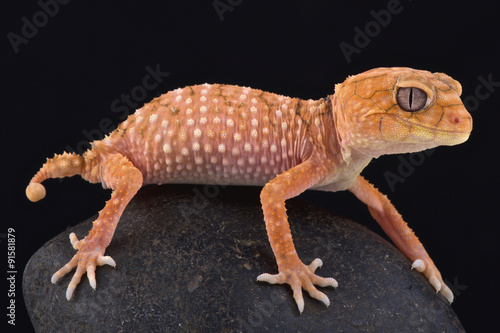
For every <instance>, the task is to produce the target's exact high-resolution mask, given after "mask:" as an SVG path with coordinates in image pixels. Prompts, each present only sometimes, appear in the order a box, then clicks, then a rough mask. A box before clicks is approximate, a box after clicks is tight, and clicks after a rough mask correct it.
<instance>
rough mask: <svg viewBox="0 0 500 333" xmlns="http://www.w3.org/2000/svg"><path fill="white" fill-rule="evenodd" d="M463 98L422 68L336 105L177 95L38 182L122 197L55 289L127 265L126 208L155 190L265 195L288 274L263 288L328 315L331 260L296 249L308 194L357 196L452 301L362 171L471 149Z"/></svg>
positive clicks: (272, 234) (356, 79)
mask: <svg viewBox="0 0 500 333" xmlns="http://www.w3.org/2000/svg"><path fill="white" fill-rule="evenodd" d="M460 94H461V86H460V84H459V83H458V82H457V81H455V80H453V79H452V78H450V77H449V76H447V75H445V74H442V73H430V72H427V71H421V70H414V69H410V68H377V69H373V70H370V71H367V72H364V73H362V74H359V75H355V76H351V77H349V78H347V79H346V80H345V82H344V83H342V84H338V85H336V87H335V93H334V94H333V95H331V96H329V97H327V98H324V99H320V100H317V101H313V100H308V101H305V100H300V99H297V98H289V97H285V96H280V95H276V94H272V93H268V92H263V91H261V90H255V89H250V88H244V87H237V86H230V85H220V84H214V85H210V84H205V85H198V86H190V87H186V88H183V89H177V90H174V91H171V92H168V93H166V94H164V95H162V96H160V97H158V98H155V99H154V100H153V101H151V102H150V103H148V104H146V105H144V107H142V108H141V109H139V110H137V112H136V113H135V114H133V115H131V116H130V117H128V119H127V120H126V121H124V122H123V123H122V124H120V125H119V127H118V128H117V129H116V130H115V131H113V132H112V133H111V134H110V135H109V136H108V137H106V138H105V139H104V140H100V141H94V142H93V143H92V149H91V150H89V151H87V152H86V153H85V154H84V155H83V156H79V155H76V154H67V153H64V154H62V155H56V156H55V157H54V158H52V159H48V160H47V162H46V163H45V164H44V165H43V167H42V168H41V169H40V171H39V172H38V173H37V174H36V175H35V176H34V177H33V179H32V180H31V182H30V184H29V185H28V187H27V189H26V194H27V196H28V198H29V199H30V200H32V201H37V200H40V199H42V198H43V197H44V196H45V189H44V188H43V186H42V185H41V184H40V183H41V182H42V181H43V180H45V179H47V178H54V177H66V176H73V175H77V174H79V175H81V176H82V177H83V178H84V179H86V180H88V181H90V182H93V183H98V182H100V183H102V184H103V186H104V187H107V188H111V189H112V190H113V193H112V196H111V200H109V201H108V202H107V203H106V206H105V207H104V209H103V210H102V211H101V212H100V213H99V217H98V218H97V220H96V221H95V222H94V226H93V228H92V230H91V231H90V233H89V235H88V236H87V237H85V238H84V239H82V240H80V241H79V240H78V239H77V238H76V236H75V235H74V234H71V235H70V240H71V243H72V245H73V247H74V248H75V249H76V250H78V252H77V253H76V255H75V256H74V257H73V259H72V260H71V261H70V262H69V263H68V264H66V265H65V266H64V267H63V268H61V269H60V270H59V271H58V272H56V273H55V274H54V275H53V277H52V282H54V283H55V282H56V281H57V280H58V279H59V278H60V277H62V276H64V275H65V274H67V273H68V272H70V271H71V270H72V269H73V268H75V267H76V272H75V275H74V276H73V278H72V280H71V282H70V284H69V286H68V289H67V293H66V296H67V298H68V299H70V298H71V296H72V293H73V291H74V289H75V288H76V286H77V285H78V283H79V282H80V280H81V277H82V275H83V274H84V273H85V272H86V273H87V276H88V278H89V282H90V284H91V286H92V287H93V288H95V287H96V281H95V273H94V272H95V269H96V266H97V265H105V264H108V265H112V266H114V265H115V262H114V261H113V259H112V258H110V257H108V256H104V251H105V249H106V247H107V246H108V245H109V243H110V242H111V239H112V237H113V234H114V231H115V228H116V226H117V223H118V221H119V219H120V216H121V214H122V212H123V210H124V209H125V207H126V205H127V204H128V202H129V201H130V200H131V199H132V198H133V196H134V195H135V194H136V193H137V191H138V190H139V189H140V187H141V186H142V185H144V184H151V183H153V184H157V183H210V184H239V185H264V188H263V190H262V193H261V202H262V209H263V212H264V220H265V223H266V228H267V233H268V236H269V241H270V243H271V247H272V249H273V252H274V255H275V257H276V261H277V264H278V274H275V275H271V274H262V275H260V276H259V277H258V280H260V281H266V282H269V283H287V284H289V285H290V286H291V287H292V290H293V295H294V298H295V300H296V302H297V306H298V308H299V311H300V312H302V311H303V309H304V300H303V297H302V289H305V290H306V291H308V292H309V294H310V295H311V296H312V297H314V298H316V299H318V300H320V301H322V302H323V303H325V304H326V305H328V304H329V299H328V297H327V296H326V295H325V294H324V293H322V292H320V291H318V290H317V289H316V287H315V285H318V286H322V287H325V286H333V287H336V286H337V282H336V281H335V280H334V279H333V278H323V277H320V276H317V275H316V274H314V272H315V270H316V268H318V267H320V266H321V265H322V262H321V260H320V259H316V260H314V261H313V262H312V263H311V264H310V265H305V264H304V263H303V262H302V261H301V260H300V258H299V257H298V255H297V252H296V251H295V247H294V244H293V241H292V236H291V232H290V227H289V224H288V220H287V215H286V210H285V200H286V199H289V198H292V197H295V196H297V195H298V194H300V193H301V192H303V191H305V190H307V189H317V190H323V191H339V190H349V191H351V192H352V193H353V194H354V195H355V196H356V197H358V198H359V199H360V200H361V201H362V202H364V203H365V204H366V205H367V206H368V208H369V210H370V212H371V214H372V216H373V217H374V218H375V219H376V220H377V221H378V222H379V223H380V225H381V226H382V228H383V229H384V230H385V232H386V233H387V234H388V235H389V237H390V238H391V239H392V240H393V241H394V243H395V244H396V245H397V246H398V248H399V249H400V250H401V251H402V252H403V253H404V254H405V255H406V256H408V258H410V259H411V260H412V261H413V262H414V263H413V266H412V268H415V269H417V270H418V271H420V272H422V273H423V274H425V276H426V277H427V278H428V279H429V282H430V283H431V284H432V285H433V286H434V287H435V288H436V290H437V291H440V292H441V293H443V294H444V296H445V297H446V298H447V299H448V300H449V301H450V302H452V300H453V294H452V292H451V290H450V289H449V288H448V287H447V286H446V285H445V283H444V282H443V280H442V278H441V274H440V273H439V271H438V269H437V268H436V267H435V265H434V263H433V262H432V260H431V258H430V257H429V255H428V254H427V252H426V251H425V249H424V247H423V246H422V244H421V243H420V241H419V240H418V239H417V237H416V236H415V235H414V233H413V232H412V231H411V229H410V228H409V227H408V226H407V224H406V223H405V222H404V221H403V219H402V218H401V215H399V214H398V212H397V211H396V209H395V208H394V206H393V205H392V204H391V203H390V201H389V200H388V199H387V197H386V196H384V195H382V194H381V193H380V192H379V191H378V190H377V189H375V188H374V187H373V186H372V185H371V184H370V183H368V182H367V181H366V180H365V179H364V178H363V177H361V176H360V172H361V171H362V170H363V168H364V167H365V166H366V165H367V164H368V163H369V162H370V160H371V159H372V158H376V157H378V156H380V155H383V154H394V153H403V152H415V151H419V150H423V149H428V148H432V147H436V146H439V145H455V144H459V143H462V142H464V141H466V140H467V138H468V137H469V134H470V131H471V129H472V118H471V116H470V114H469V113H468V112H467V111H466V109H465V107H464V106H463V104H462V102H461V100H460V97H459V96H460ZM405 96H406V97H405ZM405 110H411V111H405Z"/></svg>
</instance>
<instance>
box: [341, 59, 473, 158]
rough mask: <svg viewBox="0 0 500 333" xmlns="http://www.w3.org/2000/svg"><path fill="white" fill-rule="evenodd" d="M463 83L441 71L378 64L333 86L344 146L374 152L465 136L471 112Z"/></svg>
mask: <svg viewBox="0 0 500 333" xmlns="http://www.w3.org/2000/svg"><path fill="white" fill-rule="evenodd" d="M461 93H462V86H461V85H460V83H459V82H457V81H455V80H453V79H452V78H451V77H449V76H448V75H446V74H443V73H431V72H428V71H422V70H415V69H411V68H402V67H393V68H376V69H372V70H369V71H367V72H364V73H361V74H358V75H355V76H351V77H348V78H347V79H346V80H345V81H344V82H343V83H341V84H338V85H336V86H335V97H334V99H333V103H334V105H333V108H334V113H335V121H336V126H337V129H338V135H339V140H340V142H341V144H342V145H343V146H347V147H349V148H351V149H354V150H356V151H359V152H361V153H364V154H366V155H369V156H371V157H378V156H380V155H383V154H396V153H409V152H415V151H420V150H424V149H429V148H433V147H436V146H441V145H447V146H451V145H456V144H459V143H462V142H464V141H466V140H467V139H468V137H469V135H470V132H471V130H472V117H471V115H470V114H469V113H468V112H467V110H466V109H465V106H464V105H463V103H462V101H461V100H460V95H461Z"/></svg>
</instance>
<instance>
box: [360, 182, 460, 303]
mask: <svg viewBox="0 0 500 333" xmlns="http://www.w3.org/2000/svg"><path fill="white" fill-rule="evenodd" d="M350 191H351V192H352V193H353V194H354V195H356V197H357V198H358V199H359V200H361V201H362V202H363V203H365V204H366V205H367V206H368V209H369V211H370V213H371V215H372V216H373V218H374V219H375V220H377V222H378V223H379V224H380V226H381V227H382V229H384V231H385V233H386V234H387V235H388V236H389V237H390V238H391V240H392V241H393V242H394V244H396V246H397V247H398V248H399V249H400V250H401V252H403V253H404V254H405V255H406V256H407V257H408V258H409V259H410V260H411V261H412V262H413V264H412V269H413V268H415V269H416V270H417V271H419V272H421V273H423V274H424V275H425V277H427V279H428V280H429V283H430V284H431V285H432V286H433V287H434V288H435V289H436V292H441V294H443V295H444V297H446V299H447V300H448V301H449V302H450V303H452V302H453V292H452V291H451V289H450V288H449V287H448V286H447V285H446V284H445V283H444V281H443V279H442V277H441V273H440V272H439V270H438V269H437V268H436V266H435V265H434V262H433V261H432V259H431V258H430V256H429V254H427V251H426V250H425V248H424V246H423V245H422V243H420V241H419V240H418V238H417V236H415V234H414V233H413V231H412V230H411V229H410V228H409V227H408V225H407V224H406V222H405V221H404V220H403V218H402V217H401V215H400V214H399V213H398V212H397V211H396V208H394V206H393V205H392V203H391V202H390V201H389V199H387V197H386V196H385V195H383V194H382V193H380V192H379V191H378V190H377V189H376V188H375V187H373V185H372V184H370V183H369V182H368V181H366V180H365V179H364V178H363V177H361V176H358V178H357V179H356V182H355V184H354V186H353V187H352V188H350Z"/></svg>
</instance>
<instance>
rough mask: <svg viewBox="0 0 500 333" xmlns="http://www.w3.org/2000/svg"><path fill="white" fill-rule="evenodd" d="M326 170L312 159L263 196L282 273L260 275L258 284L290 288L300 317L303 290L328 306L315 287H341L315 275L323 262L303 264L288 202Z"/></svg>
mask: <svg viewBox="0 0 500 333" xmlns="http://www.w3.org/2000/svg"><path fill="white" fill-rule="evenodd" d="M324 170H325V166H322V165H321V164H318V163H315V162H314V161H313V160H312V159H309V160H307V161H306V162H304V163H302V164H299V165H297V166H295V167H293V168H291V169H290V170H288V171H285V172H284V173H282V174H281V175H279V176H277V177H276V178H274V179H273V180H271V181H270V182H269V183H267V184H266V186H264V188H263V190H262V192H261V196H260V198H261V203H262V209H263V211H264V220H265V222H266V229H267V234H268V237H269V241H270V243H271V247H272V249H273V252H274V256H275V257H276V262H277V264H278V271H279V273H278V274H275V275H271V274H267V273H266V274H261V275H259V276H258V277H257V280H258V281H265V282H269V283H271V284H284V283H287V284H289V285H290V286H291V287H292V290H293V297H294V299H295V302H296V303H297V306H298V308H299V311H300V313H302V311H303V310H304V298H303V296H302V288H304V289H305V290H306V291H307V292H309V295H311V297H313V298H316V299H318V300H320V301H321V302H323V303H324V304H325V305H326V306H328V305H330V300H329V299H328V297H327V296H326V295H325V294H324V293H322V292H320V291H318V290H317V289H316V287H315V286H314V285H318V286H321V287H327V286H331V287H337V286H338V283H337V281H335V279H333V278H324V277H320V276H317V275H316V274H314V272H315V270H316V269H317V268H318V267H321V265H322V264H323V263H322V261H321V260H320V259H315V260H314V261H313V262H312V263H311V264H310V265H305V264H304V263H303V262H302V261H301V260H300V258H299V256H298V255H297V252H296V251H295V246H294V244H293V240H292V234H291V231H290V226H289V224H288V219H287V215H286V209H285V200H287V199H289V198H293V197H295V196H297V195H299V194H300V193H302V192H304V191H305V190H306V189H308V188H310V187H311V186H313V185H314V184H316V183H317V182H318V181H320V180H321V178H322V175H323V173H324Z"/></svg>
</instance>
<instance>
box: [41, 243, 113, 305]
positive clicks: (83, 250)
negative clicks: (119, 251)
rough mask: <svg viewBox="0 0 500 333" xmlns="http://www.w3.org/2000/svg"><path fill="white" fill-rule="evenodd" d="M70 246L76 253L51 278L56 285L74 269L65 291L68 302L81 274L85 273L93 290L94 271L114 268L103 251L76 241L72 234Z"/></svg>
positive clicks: (111, 259) (94, 281) (110, 259)
mask: <svg viewBox="0 0 500 333" xmlns="http://www.w3.org/2000/svg"><path fill="white" fill-rule="evenodd" d="M69 239H70V241H71V245H73V248H74V249H75V250H78V252H77V253H76V254H75V255H74V256H73V258H72V259H71V260H70V261H69V262H68V263H67V264H66V265H64V266H63V267H62V268H61V269H60V270H58V271H57V272H55V273H54V275H52V278H51V282H52V283H56V282H57V280H59V279H60V278H61V277H63V276H64V275H66V274H68V273H69V272H70V271H72V270H73V268H75V267H76V272H75V275H73V278H72V279H71V282H70V283H69V285H68V289H67V290H66V298H67V299H68V301H69V300H70V299H71V296H73V292H74V291H75V288H76V286H77V285H78V284H79V283H80V281H81V279H82V276H83V274H84V273H85V272H86V273H87V277H88V279H89V283H90V286H91V287H92V289H94V290H95V288H96V285H97V284H96V280H95V269H96V267H97V266H103V265H110V266H112V267H115V266H116V263H115V261H114V260H113V258H111V257H110V256H104V255H103V254H104V249H102V248H100V247H96V246H89V244H87V242H86V240H85V239H82V240H78V238H77V237H76V235H75V234H74V233H71V234H70V235H69Z"/></svg>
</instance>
